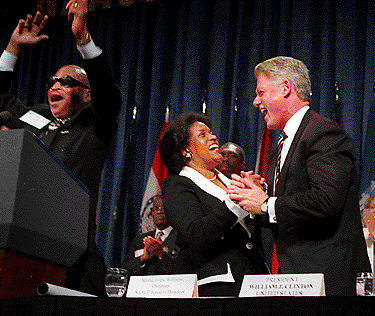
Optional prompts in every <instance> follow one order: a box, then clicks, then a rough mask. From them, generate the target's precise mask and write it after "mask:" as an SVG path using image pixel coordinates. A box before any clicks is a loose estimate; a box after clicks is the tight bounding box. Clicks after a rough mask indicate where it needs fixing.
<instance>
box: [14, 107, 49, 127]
mask: <svg viewBox="0 0 375 316" xmlns="http://www.w3.org/2000/svg"><path fill="white" fill-rule="evenodd" d="M19 119H20V120H21V121H23V122H25V123H27V124H30V125H31V126H34V127H36V128H37V129H42V128H43V127H44V126H46V125H47V124H49V123H50V122H51V121H50V120H49V119H46V118H45V117H44V116H42V115H40V114H39V113H36V112H34V111H32V110H29V111H28V112H26V113H25V114H24V115H22V116H21V117H20V118H19Z"/></svg>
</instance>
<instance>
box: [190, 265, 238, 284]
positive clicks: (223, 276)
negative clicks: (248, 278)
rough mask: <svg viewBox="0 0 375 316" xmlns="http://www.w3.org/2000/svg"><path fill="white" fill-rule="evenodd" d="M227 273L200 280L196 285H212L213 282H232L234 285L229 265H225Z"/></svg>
mask: <svg viewBox="0 0 375 316" xmlns="http://www.w3.org/2000/svg"><path fill="white" fill-rule="evenodd" d="M227 267H228V272H227V273H226V274H217V275H212V276H209V277H207V278H204V279H201V280H199V281H198V282H197V285H198V286H199V285H202V284H207V283H213V282H232V283H234V282H235V280H234V278H233V275H232V271H231V270H230V265H229V263H227Z"/></svg>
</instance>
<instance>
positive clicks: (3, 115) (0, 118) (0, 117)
mask: <svg viewBox="0 0 375 316" xmlns="http://www.w3.org/2000/svg"><path fill="white" fill-rule="evenodd" d="M11 119H12V114H10V112H9V111H2V112H0V126H2V125H5V124H6V123H8V122H9V121H10V120H11Z"/></svg>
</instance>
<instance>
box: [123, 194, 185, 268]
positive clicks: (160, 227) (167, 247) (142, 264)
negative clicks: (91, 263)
mask: <svg viewBox="0 0 375 316" xmlns="http://www.w3.org/2000/svg"><path fill="white" fill-rule="evenodd" d="M150 215H151V216H152V219H153V221H154V224H155V226H156V230H153V231H150V232H148V233H145V234H142V235H138V236H136V237H135V238H134V240H133V242H132V245H131V246H130V250H129V252H128V254H127V256H126V258H125V260H124V261H123V262H122V263H121V267H122V268H125V269H126V270H128V271H129V273H130V274H131V275H152V274H154V275H155V274H171V273H174V263H175V259H176V257H177V255H178V249H177V248H176V236H177V232H176V230H174V229H173V228H172V227H171V226H170V225H169V223H168V221H167V219H166V218H165V215H164V208H163V201H162V198H161V196H157V197H156V199H155V201H154V204H153V206H152V208H151V212H150V213H149V216H150Z"/></svg>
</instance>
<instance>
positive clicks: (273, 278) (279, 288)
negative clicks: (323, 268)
mask: <svg viewBox="0 0 375 316" xmlns="http://www.w3.org/2000/svg"><path fill="white" fill-rule="evenodd" d="M256 296H263V297H264V296H325V287H324V275H323V274H322V273H304V274H272V275H270V274H268V275H245V276H244V279H243V282H242V287H241V291H240V294H239V297H256Z"/></svg>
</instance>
